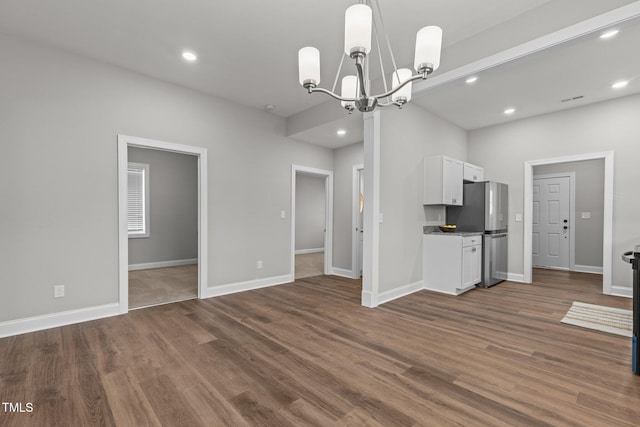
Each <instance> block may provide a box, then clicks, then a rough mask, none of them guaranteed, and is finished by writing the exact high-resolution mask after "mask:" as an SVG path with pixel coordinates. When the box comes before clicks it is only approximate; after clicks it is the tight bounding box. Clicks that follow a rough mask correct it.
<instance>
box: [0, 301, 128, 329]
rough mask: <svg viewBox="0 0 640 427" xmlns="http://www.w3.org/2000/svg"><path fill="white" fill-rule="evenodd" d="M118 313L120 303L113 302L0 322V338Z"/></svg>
mask: <svg viewBox="0 0 640 427" xmlns="http://www.w3.org/2000/svg"><path fill="white" fill-rule="evenodd" d="M118 314H120V304H119V303H113V304H105V305H98V306H95V307H87V308H80V309H77V310H69V311H63V312H61V313H53V314H44V315H42V316H34V317H27V318H25V319H17V320H9V321H6V322H0V338H4V337H10V336H13V335H21V334H26V333H28V332H35V331H41V330H43V329H51V328H57V327H59V326H66V325H73V324H74V323H80V322H88V321H90V320H96V319H102V318H105V317H111V316H117V315H118Z"/></svg>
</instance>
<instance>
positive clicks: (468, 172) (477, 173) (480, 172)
mask: <svg viewBox="0 0 640 427" xmlns="http://www.w3.org/2000/svg"><path fill="white" fill-rule="evenodd" d="M463 179H464V180H465V181H469V182H478V181H484V168H483V167H480V166H476V165H472V164H471V163H465V164H464V173H463Z"/></svg>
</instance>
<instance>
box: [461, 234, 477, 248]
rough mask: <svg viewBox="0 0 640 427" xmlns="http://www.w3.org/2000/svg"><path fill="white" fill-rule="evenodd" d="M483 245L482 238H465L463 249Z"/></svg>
mask: <svg viewBox="0 0 640 427" xmlns="http://www.w3.org/2000/svg"><path fill="white" fill-rule="evenodd" d="M481 243H482V236H465V237H463V238H462V247H463V248H466V247H467V246H475V245H480V244H481Z"/></svg>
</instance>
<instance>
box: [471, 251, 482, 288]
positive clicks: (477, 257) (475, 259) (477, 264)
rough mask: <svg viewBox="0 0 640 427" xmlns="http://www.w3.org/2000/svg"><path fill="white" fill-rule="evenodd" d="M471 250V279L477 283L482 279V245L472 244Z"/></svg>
mask: <svg viewBox="0 0 640 427" xmlns="http://www.w3.org/2000/svg"><path fill="white" fill-rule="evenodd" d="M472 248H473V249H472V250H471V255H472V257H471V259H472V262H471V264H472V265H471V280H472V283H473V284H474V285H475V284H478V283H480V282H481V281H482V245H477V246H472Z"/></svg>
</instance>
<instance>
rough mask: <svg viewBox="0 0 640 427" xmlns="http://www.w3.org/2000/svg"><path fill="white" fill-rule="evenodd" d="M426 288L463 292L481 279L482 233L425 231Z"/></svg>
mask: <svg viewBox="0 0 640 427" xmlns="http://www.w3.org/2000/svg"><path fill="white" fill-rule="evenodd" d="M423 257H424V259H423V264H422V265H423V267H422V268H423V277H424V286H425V289H428V290H432V291H437V292H444V293H446V294H451V295H460V294H461V293H463V292H466V291H468V290H470V289H473V288H474V287H475V285H476V284H478V283H480V281H481V274H482V235H472V236H468V235H464V236H463V235H455V234H450V235H448V234H425V235H424V237H423Z"/></svg>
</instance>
